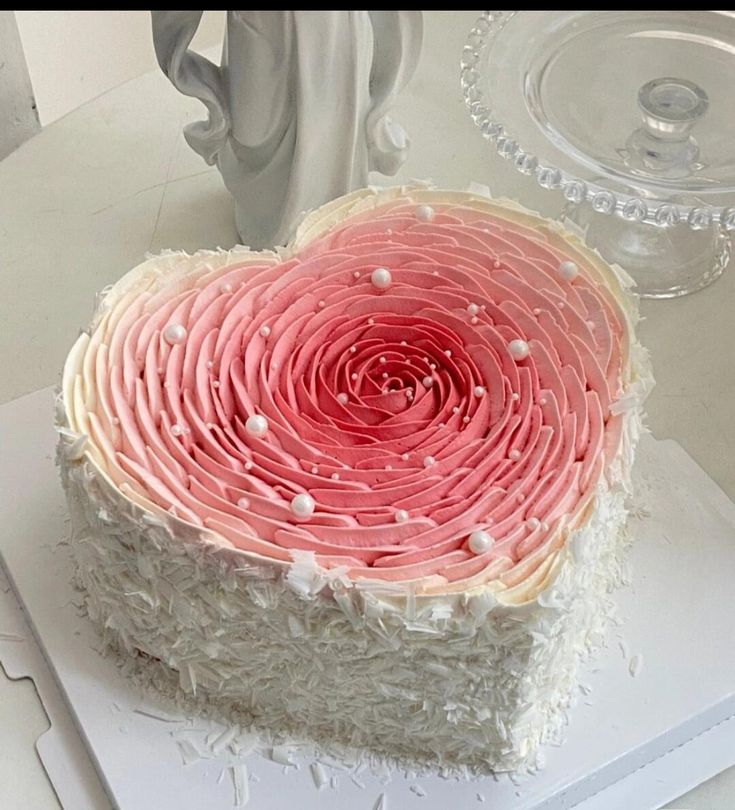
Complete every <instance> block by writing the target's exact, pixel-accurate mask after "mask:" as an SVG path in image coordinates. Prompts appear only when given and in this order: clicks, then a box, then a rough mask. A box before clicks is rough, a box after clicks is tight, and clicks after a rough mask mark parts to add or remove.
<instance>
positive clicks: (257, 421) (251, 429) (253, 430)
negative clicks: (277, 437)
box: [245, 413, 268, 437]
mask: <svg viewBox="0 0 735 810" xmlns="http://www.w3.org/2000/svg"><path fill="white" fill-rule="evenodd" d="M245 430H246V431H247V432H248V433H249V434H250V435H251V436H257V437H261V436H265V434H266V433H267V432H268V420H267V419H266V418H265V416H261V414H259V413H254V414H253V415H252V416H248V420H247V422H245Z"/></svg>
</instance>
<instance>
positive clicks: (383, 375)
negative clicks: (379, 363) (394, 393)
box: [381, 371, 389, 380]
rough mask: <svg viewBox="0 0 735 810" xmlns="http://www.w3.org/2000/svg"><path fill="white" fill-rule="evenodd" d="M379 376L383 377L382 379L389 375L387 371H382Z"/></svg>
mask: <svg viewBox="0 0 735 810" xmlns="http://www.w3.org/2000/svg"><path fill="white" fill-rule="evenodd" d="M381 376H382V377H383V379H384V380H387V379H388V376H389V375H388V372H387V371H384V372H383V373H382V375H381Z"/></svg>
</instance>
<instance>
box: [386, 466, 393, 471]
mask: <svg viewBox="0 0 735 810" xmlns="http://www.w3.org/2000/svg"><path fill="white" fill-rule="evenodd" d="M392 469H393V465H392V464H386V465H385V471H386V472H390V471H391V470H392Z"/></svg>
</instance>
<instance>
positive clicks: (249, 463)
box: [245, 461, 253, 470]
mask: <svg viewBox="0 0 735 810" xmlns="http://www.w3.org/2000/svg"><path fill="white" fill-rule="evenodd" d="M245 469H246V470H252V469H253V462H252V461H246V462H245Z"/></svg>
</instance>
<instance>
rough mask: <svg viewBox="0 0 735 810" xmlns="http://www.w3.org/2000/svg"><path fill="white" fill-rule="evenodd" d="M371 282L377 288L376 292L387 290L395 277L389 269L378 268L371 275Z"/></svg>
mask: <svg viewBox="0 0 735 810" xmlns="http://www.w3.org/2000/svg"><path fill="white" fill-rule="evenodd" d="M370 281H371V282H372V283H373V287H375V289H376V290H386V289H388V287H390V283H391V281H393V277H392V276H391V274H390V270H389V269H388V268H387V267H376V268H375V270H373V272H372V273H371V274H370Z"/></svg>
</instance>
